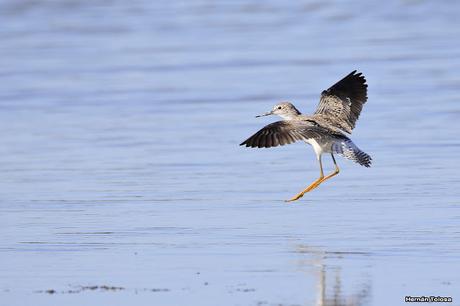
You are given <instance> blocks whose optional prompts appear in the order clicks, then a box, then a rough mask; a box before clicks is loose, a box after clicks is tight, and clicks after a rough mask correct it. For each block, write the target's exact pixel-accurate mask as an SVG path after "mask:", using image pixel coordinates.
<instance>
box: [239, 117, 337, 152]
mask: <svg viewBox="0 0 460 306" xmlns="http://www.w3.org/2000/svg"><path fill="white" fill-rule="evenodd" d="M330 133H331V131H329V130H326V129H324V128H322V127H320V126H318V125H317V124H316V123H315V122H313V121H307V120H305V121H297V120H295V121H277V122H274V123H271V124H269V125H267V126H265V127H264V128H262V129H261V130H260V131H258V132H257V133H255V134H254V135H252V136H251V137H249V138H248V139H246V140H245V141H243V142H242V143H241V144H240V146H243V145H245V146H246V147H251V148H270V147H277V146H283V145H286V144H290V143H293V142H296V141H298V140H305V139H308V138H315V139H317V138H321V137H325V136H327V135H328V134H330Z"/></svg>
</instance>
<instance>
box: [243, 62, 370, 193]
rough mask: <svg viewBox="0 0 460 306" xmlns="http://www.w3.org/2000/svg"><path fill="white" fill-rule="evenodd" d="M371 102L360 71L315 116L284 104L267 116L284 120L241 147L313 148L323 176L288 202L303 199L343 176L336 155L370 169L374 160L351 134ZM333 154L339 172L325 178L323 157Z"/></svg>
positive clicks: (327, 94)
mask: <svg viewBox="0 0 460 306" xmlns="http://www.w3.org/2000/svg"><path fill="white" fill-rule="evenodd" d="M366 101H367V84H366V79H365V78H364V76H363V75H362V73H356V70H355V71H353V72H351V73H350V74H348V75H347V76H345V77H344V78H343V79H341V80H340V81H338V82H337V83H336V84H334V85H332V86H331V87H330V88H329V89H327V90H324V91H323V92H322V93H321V98H320V100H319V104H318V107H317V109H316V111H315V113H314V114H313V115H303V114H302V113H301V112H300V111H299V110H298V109H297V108H296V107H295V106H294V105H293V104H292V103H289V102H282V103H279V104H277V105H275V106H274V107H273V109H272V110H271V111H269V112H267V113H265V114H262V115H259V116H256V117H262V116H269V115H278V116H280V117H281V118H282V119H283V120H281V121H277V122H274V123H271V124H269V125H267V126H265V127H264V128H262V129H261V130H260V131H258V132H257V133H255V134H254V135H252V136H251V137H249V138H248V139H246V140H245V141H243V143H241V144H240V145H241V146H243V145H245V146H246V147H251V148H270V147H277V146H283V145H286V144H290V143H294V142H296V141H304V142H306V143H308V144H310V145H311V146H312V147H313V150H314V151H315V154H316V158H317V160H318V163H319V170H320V176H319V178H318V179H316V180H315V181H314V182H313V183H311V184H310V185H309V186H308V187H307V188H305V189H304V190H302V191H301V192H299V193H298V194H297V195H295V196H294V197H292V198H291V199H289V200H287V202H292V201H296V200H298V199H300V198H301V197H303V195H304V194H305V193H307V192H309V191H312V190H313V189H315V188H316V187H318V186H319V185H320V184H321V183H322V182H324V181H326V180H328V179H330V178H331V177H333V176H335V175H337V174H338V173H339V167H338V166H337V162H336V161H335V157H334V153H335V154H338V155H341V156H343V157H345V158H346V159H350V160H352V161H354V162H356V163H358V164H360V165H362V166H364V167H370V166H371V161H372V158H371V157H370V156H369V155H368V154H366V153H365V152H363V151H361V150H360V149H359V148H358V147H357V146H356V145H355V144H354V143H353V141H351V139H350V138H349V137H347V136H346V133H347V134H351V132H352V130H353V129H354V127H355V125H356V121H357V120H358V118H359V114H360V113H361V110H362V108H363V105H364V103H366ZM323 153H330V154H331V157H332V161H333V162H334V165H335V170H334V171H333V172H332V173H331V174H328V175H326V176H325V175H324V172H323V164H322V161H321V156H322V154H323Z"/></svg>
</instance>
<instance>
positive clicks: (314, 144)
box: [305, 138, 323, 158]
mask: <svg viewBox="0 0 460 306" xmlns="http://www.w3.org/2000/svg"><path fill="white" fill-rule="evenodd" d="M305 142H306V143H308V144H311V146H312V147H313V150H314V151H315V154H316V157H318V158H319V156H321V154H323V148H322V147H321V146H320V145H319V143H318V142H317V141H316V140H315V139H313V138H308V139H305Z"/></svg>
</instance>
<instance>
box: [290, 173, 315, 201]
mask: <svg viewBox="0 0 460 306" xmlns="http://www.w3.org/2000/svg"><path fill="white" fill-rule="evenodd" d="M323 178H324V177H320V178H318V179H317V180H316V181H314V182H313V183H311V185H310V186H308V187H307V188H305V190H303V191H301V192H299V193H298V194H297V195H295V196H294V197H293V198H291V199H289V200H286V201H285V202H294V201H297V200H298V199H300V198H301V197H303V195H304V194H306V193H307V192H310V191H312V190H313V189H315V188H316V187H318V186H319V185H320V184H321V183H322V182H323Z"/></svg>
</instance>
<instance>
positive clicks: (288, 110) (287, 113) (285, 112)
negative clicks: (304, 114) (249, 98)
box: [256, 102, 300, 120]
mask: <svg viewBox="0 0 460 306" xmlns="http://www.w3.org/2000/svg"><path fill="white" fill-rule="evenodd" d="M269 115H278V116H280V117H281V118H283V119H285V120H289V119H293V118H295V117H296V116H298V115H300V112H299V111H298V110H297V108H295V106H294V105H293V104H292V103H290V102H281V103H278V104H276V105H275V106H273V109H272V110H271V111H269V112H266V113H264V114H262V115H258V116H256V118H258V117H263V116H269Z"/></svg>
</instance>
